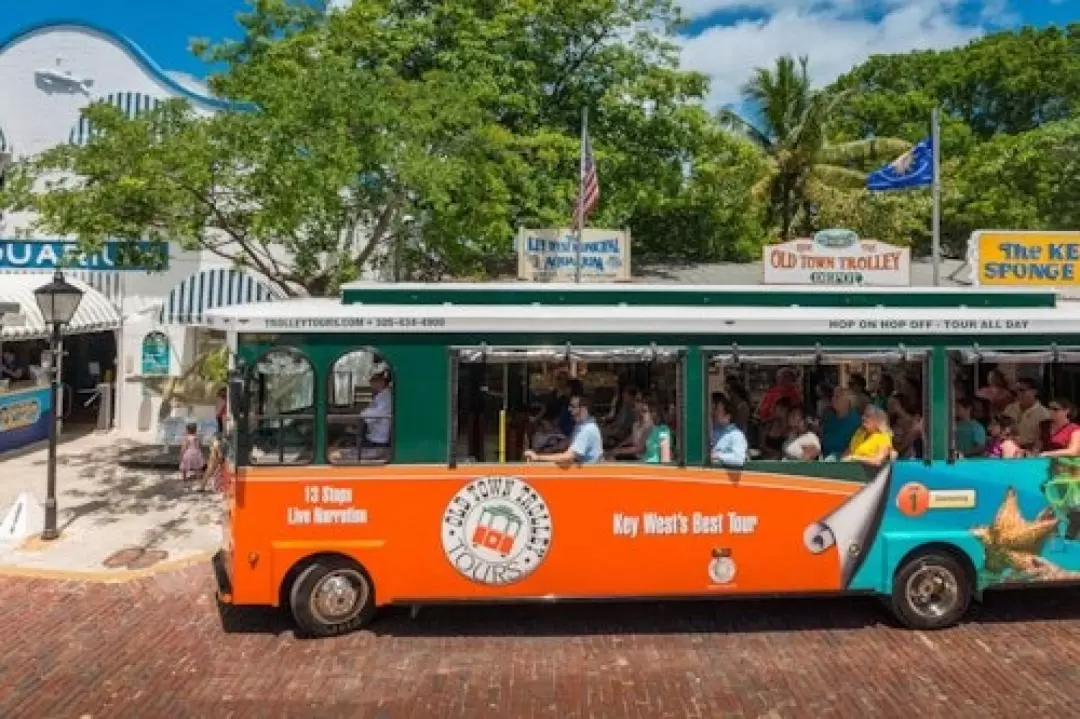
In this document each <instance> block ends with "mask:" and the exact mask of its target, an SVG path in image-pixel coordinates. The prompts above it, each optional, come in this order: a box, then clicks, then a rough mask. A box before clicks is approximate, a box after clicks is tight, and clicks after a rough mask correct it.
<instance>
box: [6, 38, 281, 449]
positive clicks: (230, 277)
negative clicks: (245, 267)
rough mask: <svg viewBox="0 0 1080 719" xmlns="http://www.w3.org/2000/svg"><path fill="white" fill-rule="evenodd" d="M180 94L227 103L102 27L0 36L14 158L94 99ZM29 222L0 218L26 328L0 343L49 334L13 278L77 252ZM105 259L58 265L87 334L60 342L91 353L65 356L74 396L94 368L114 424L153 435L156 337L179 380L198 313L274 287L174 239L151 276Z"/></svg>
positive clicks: (157, 390) (83, 127)
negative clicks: (70, 284)
mask: <svg viewBox="0 0 1080 719" xmlns="http://www.w3.org/2000/svg"><path fill="white" fill-rule="evenodd" d="M175 97H183V98H186V99H187V100H189V101H190V103H191V105H192V106H193V107H194V108H195V110H196V111H197V112H199V113H206V114H209V113H213V112H215V111H218V110H221V109H225V108H228V107H229V105H228V104H227V103H226V102H223V101H221V100H219V99H216V98H214V97H212V96H211V95H210V94H209V93H208V91H207V89H206V87H205V86H203V85H202V84H201V83H199V82H198V81H196V80H194V79H193V78H191V77H189V76H186V75H183V74H180V73H171V72H168V71H167V70H164V69H162V68H161V67H159V66H158V65H157V64H156V63H155V62H154V61H153V60H152V59H151V58H150V57H149V56H148V55H147V54H146V53H144V52H143V51H142V50H141V49H140V48H139V47H137V46H136V45H135V44H134V43H132V42H131V41H129V40H127V39H125V38H123V37H121V36H119V35H117V34H115V33H112V32H110V31H108V30H106V29H103V28H99V27H92V26H89V25H82V24H70V23H68V24H44V25H37V26H33V27H29V28H26V29H24V30H23V31H21V32H18V33H16V34H15V35H13V36H12V37H10V38H8V39H7V40H0V98H2V100H0V153H7V154H8V155H9V156H10V157H13V158H15V159H17V158H19V157H27V156H33V155H35V154H37V153H40V152H41V151H43V150H46V149H48V148H51V147H55V146H57V145H59V144H62V143H67V142H73V143H78V142H81V141H83V140H84V139H85V137H86V136H87V134H88V132H89V131H90V129H91V128H89V127H88V125H87V122H86V121H85V120H84V119H82V118H81V117H80V110H81V109H83V108H85V107H86V106H87V105H89V104H90V103H91V102H94V101H99V100H106V101H108V102H111V103H114V104H115V105H116V106H117V107H119V108H121V109H123V110H124V111H125V112H127V113H130V114H132V115H134V114H137V113H138V112H140V111H142V110H143V109H145V108H148V107H151V106H152V105H153V104H154V103H156V102H160V101H162V100H164V99H168V98H175ZM31 219H32V218H30V217H26V216H20V215H18V214H12V215H8V216H6V217H3V218H0V303H2V302H4V301H15V302H19V303H21V304H22V306H23V311H22V313H21V314H22V317H21V326H8V327H5V328H3V329H2V330H0V340H2V341H4V342H5V343H7V344H9V345H10V344H11V343H12V342H24V343H25V342H26V341H27V340H29V339H35V338H44V337H45V336H46V328H45V327H43V326H42V323H41V320H40V315H38V314H36V310H35V309H34V308H32V307H27V306H26V305H27V303H28V302H29V301H31V300H32V287H31V284H32V283H31V281H30V279H29V278H25V277H23V278H19V279H15V278H13V277H11V275H13V274H24V275H25V274H27V273H32V274H35V275H38V276H39V278H40V282H36V284H44V283H45V282H46V281H48V278H49V276H50V275H51V273H52V272H53V267H54V266H55V264H56V256H57V255H62V254H63V253H64V252H65V251H70V250H71V249H72V248H73V244H72V242H71V241H72V239H73V238H55V237H42V236H37V235H34V234H33V233H30V234H29V236H27V233H28V232H29V230H30V225H31ZM110 258H111V253H110V251H108V249H107V250H106V251H105V252H104V253H103V254H102V255H101V256H98V257H93V258H85V262H84V263H83V266H81V267H80V268H79V269H78V270H70V271H65V276H67V277H71V278H74V279H75V280H78V281H81V282H82V283H85V287H86V289H87V296H85V297H84V300H83V306H82V307H81V308H80V312H79V316H78V317H77V319H76V322H75V323H73V327H72V328H71V334H73V335H74V334H83V335H85V336H84V337H82V338H79V339H70V340H66V341H65V349H67V350H68V352H69V353H70V355H77V353H79V352H84V351H85V352H90V353H91V354H92V355H93V356H92V357H89V358H80V357H77V356H71V357H69V360H68V364H72V365H73V366H74V368H75V370H73V371H72V372H69V375H71V376H69V377H68V378H67V379H69V380H70V381H69V384H71V385H72V386H73V389H74V390H75V395H76V396H77V397H82V396H85V395H88V394H89V393H90V392H91V391H92V389H91V386H92V385H93V384H96V382H94V380H93V376H92V375H93V373H92V372H84V371H83V369H85V367H86V366H89V369H90V370H95V369H96V370H98V376H100V379H101V380H105V381H108V380H110V379H111V380H113V381H114V383H115V386H116V391H115V395H114V397H115V419H114V423H113V424H114V426H115V427H117V428H119V429H120V430H121V431H123V432H124V433H128V434H138V435H142V436H143V437H144V438H151V437H153V436H155V435H157V434H158V432H159V429H160V426H159V418H160V417H162V416H164V415H165V414H167V413H168V412H167V408H166V409H164V410H163V409H162V407H161V401H162V387H163V385H164V382H163V380H162V379H161V378H160V377H158V378H154V379H150V378H149V377H148V376H145V375H144V371H143V370H144V367H145V368H147V370H150V369H153V367H152V366H153V365H154V364H155V361H154V360H155V357H154V356H152V355H153V351H154V350H155V348H157V350H158V351H160V350H161V348H162V346H163V344H162V343H161V342H160V341H159V340H160V334H163V335H164V336H165V337H166V338H167V340H168V342H167V349H168V369H167V371H168V374H169V375H171V376H173V377H176V376H178V375H179V374H180V373H181V372H182V371H183V369H184V368H186V367H188V366H189V365H190V363H191V360H192V358H193V357H194V356H196V353H197V351H198V350H199V349H200V345H202V344H203V343H204V342H205V341H206V340H207V331H206V330H203V329H201V328H200V325H201V324H202V313H203V311H204V310H205V309H208V308H210V307H215V306H222V305H229V304H235V303H238V302H248V301H254V300H257V299H267V300H270V299H275V298H277V297H280V296H281V294H280V291H279V290H278V289H276V288H275V286H273V285H272V283H269V282H267V281H265V279H264V278H259V277H256V276H253V275H251V274H244V273H240V272H238V271H236V270H234V269H232V268H231V267H230V266H229V264H228V263H227V262H226V261H224V260H222V259H221V258H219V257H217V256H214V255H211V254H209V253H200V252H189V251H183V250H181V249H179V248H178V247H175V246H174V247H172V248H171V249H170V257H169V262H168V267H167V269H166V270H165V271H164V272H158V273H153V274H149V273H147V272H145V271H141V270H122V271H118V270H115V269H114V268H112V267H111V266H110ZM35 286H36V285H35ZM80 286H84V285H80ZM5 292H6V293H7V295H9V296H8V297H5ZM83 315H85V317H83ZM103 331H104V332H103ZM157 333H160V334H157ZM148 337H149V339H150V342H145V341H146V340H147V338H148ZM144 342H145V344H146V345H147V347H148V350H147V352H148V354H146V355H145V356H144ZM93 347H96V351H91V349H90V348H93ZM110 347H111V349H110ZM109 355H112V357H111V358H110V357H109ZM157 359H159V360H160V356H159V357H158V358H157ZM110 360H111V361H110ZM156 364H157V365H158V366H157V369H158V370H162V369H164V367H163V366H162V365H161V363H160V362H157V363H156ZM110 369H112V370H113V371H112V372H110V371H109V370H110ZM76 385H81V386H76ZM80 390H81V391H82V393H81V394H80ZM182 411H186V409H185V410H182ZM201 411H202V412H206V411H207V410H206V409H205V408H204V409H202V410H201Z"/></svg>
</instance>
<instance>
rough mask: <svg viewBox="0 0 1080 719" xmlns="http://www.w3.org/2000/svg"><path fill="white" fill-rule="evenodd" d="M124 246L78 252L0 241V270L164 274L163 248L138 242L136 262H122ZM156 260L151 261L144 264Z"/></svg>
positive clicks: (50, 244) (60, 245)
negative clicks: (134, 271) (161, 272)
mask: <svg viewBox="0 0 1080 719" xmlns="http://www.w3.org/2000/svg"><path fill="white" fill-rule="evenodd" d="M127 244H128V243H126V242H118V241H109V242H106V243H105V244H104V245H102V247H101V249H100V250H98V251H96V252H88V253H84V252H80V251H79V245H78V243H77V242H73V241H70V240H12V239H0V270H52V269H56V268H60V269H71V270H96V271H102V272H107V271H113V270H144V271H145V270H164V269H166V268H167V267H168V264H169V256H168V255H169V253H168V251H167V249H166V247H165V246H164V245H156V244H153V243H149V242H140V243H138V244H137V245H136V247H137V250H138V252H137V253H136V254H139V255H143V258H141V259H140V260H139V261H137V262H129V261H125V259H124V257H123V255H124V247H125V245H127ZM155 255H156V256H157V259H156V260H154V261H144V260H147V259H150V258H152V257H153V256H155Z"/></svg>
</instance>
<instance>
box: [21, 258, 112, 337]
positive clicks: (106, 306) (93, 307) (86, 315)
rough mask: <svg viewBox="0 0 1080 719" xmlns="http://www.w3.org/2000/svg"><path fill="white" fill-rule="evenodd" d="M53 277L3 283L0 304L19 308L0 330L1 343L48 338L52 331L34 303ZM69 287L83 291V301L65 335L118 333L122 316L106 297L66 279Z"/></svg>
mask: <svg viewBox="0 0 1080 719" xmlns="http://www.w3.org/2000/svg"><path fill="white" fill-rule="evenodd" d="M51 279H52V276H51V275H43V274H25V275H24V274H10V275H4V276H3V279H2V280H0V304H2V303H5V302H11V303H14V304H17V305H18V306H19V313H18V315H17V316H16V317H12V316H10V315H5V316H4V318H3V327H0V340H4V341H8V342H11V341H14V340H32V339H43V338H46V337H48V336H49V330H50V328H49V327H48V326H47V325H46V324H45V320H44V318H42V316H41V310H39V309H38V305H37V300H36V299H34V290H36V289H37V288H38V287H41V286H42V285H45V284H48V283H49V281H50V280H51ZM64 279H66V280H67V281H68V282H69V283H71V284H72V285H75V286H76V287H78V288H79V289H80V290H82V291H83V296H82V300H81V301H80V302H79V307H78V309H77V310H75V316H74V317H73V318H72V319H71V322H70V324H68V325H66V326H65V327H64V334H66V335H79V334H86V333H88V332H100V331H102V330H115V329H117V328H118V327H120V312H119V311H118V310H117V309H116V308H115V307H114V306H113V304H112V302H110V301H109V299H108V298H107V297H105V295H103V294H101V293H100V292H98V291H97V290H95V289H94V288H93V287H91V286H90V285H88V284H86V283H85V282H83V281H81V280H77V279H75V278H73V277H68V276H67V275H65V276H64Z"/></svg>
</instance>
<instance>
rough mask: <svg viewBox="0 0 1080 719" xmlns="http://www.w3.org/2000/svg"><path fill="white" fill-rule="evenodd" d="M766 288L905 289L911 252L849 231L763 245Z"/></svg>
mask: <svg viewBox="0 0 1080 719" xmlns="http://www.w3.org/2000/svg"><path fill="white" fill-rule="evenodd" d="M763 252H764V257H763V258H762V259H763V264H764V273H765V276H764V280H765V284H767V285H819V286H831V287H836V286H840V287H904V286H907V285H910V284H911V250H910V249H908V248H907V247H897V246H896V245H890V244H887V243H885V242H880V241H878V240H864V239H861V238H860V237H859V236H858V235H857V234H855V233H854V232H852V231H851V230H823V231H821V232H819V233H817V234H816V235H814V236H813V237H806V238H801V239H797V240H789V241H788V242H782V243H780V244H777V245H766V246H765V248H764V250H763Z"/></svg>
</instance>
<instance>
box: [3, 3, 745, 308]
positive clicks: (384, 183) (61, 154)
mask: <svg viewBox="0 0 1080 719" xmlns="http://www.w3.org/2000/svg"><path fill="white" fill-rule="evenodd" d="M678 20H679V16H678V13H677V10H676V8H675V6H674V5H673V3H672V2H671V0H574V1H573V2H566V1H563V0H513V1H510V2H504V3H496V4H492V3H489V2H486V1H482V0H462V1H461V2H455V3H440V2H434V1H432V0H358V1H357V2H354V3H353V4H352V5H351V6H350V7H349V8H347V9H345V10H339V11H334V12H330V13H325V12H322V11H320V10H319V9H317V8H313V7H312V6H311V4H310V3H308V2H301V1H300V0H257V1H256V2H254V4H253V7H252V9H251V11H250V12H249V13H248V14H246V15H244V16H243V17H242V18H241V23H242V25H243V27H244V28H245V36H244V37H243V38H242V39H240V40H238V41H230V42H223V43H219V44H209V43H200V44H199V45H198V47H197V48H196V49H197V51H198V52H199V53H200V54H201V56H202V57H203V58H205V59H206V60H207V61H209V62H212V63H217V64H218V65H219V66H221V67H223V68H224V70H223V71H222V72H221V73H220V74H218V75H215V76H213V77H212V78H211V81H210V82H211V86H212V88H213V89H214V90H215V92H216V93H217V94H218V95H219V96H221V97H225V98H229V99H232V100H235V101H237V102H238V103H245V104H246V105H247V106H248V108H249V109H246V110H243V111H234V112H223V113H220V114H218V115H216V116H214V117H211V118H205V117H200V116H198V115H196V114H195V113H194V112H193V111H192V110H191V108H190V107H188V106H187V105H186V103H184V102H180V101H176V102H170V103H166V104H165V105H163V106H162V107H160V108H157V109H155V110H152V111H150V112H148V113H146V114H145V115H142V116H140V117H138V118H136V119H134V120H130V119H127V118H125V117H123V116H121V114H120V113H119V112H117V111H116V110H114V109H112V108H109V107H106V106H103V105H95V106H92V107H91V108H90V109H88V110H87V111H86V113H85V114H86V116H87V117H88V118H89V119H90V121H91V122H92V124H93V126H94V127H95V129H96V132H95V133H94V135H93V136H92V138H91V139H90V141H89V142H88V143H87V144H86V145H85V146H79V147H73V146H65V147H60V148H56V149H54V150H51V151H48V152H46V153H44V154H43V155H42V156H40V157H38V158H35V159H33V160H32V161H30V162H27V163H23V164H22V165H21V166H20V167H18V168H16V169H15V171H14V172H13V173H12V174H13V177H12V179H11V181H10V182H9V183H8V189H7V190H6V191H5V193H4V194H3V196H2V198H0V203H2V204H4V205H6V206H8V207H15V208H20V209H29V210H33V211H35V212H36V213H37V215H38V226H39V227H40V228H42V229H44V230H47V231H49V232H55V233H63V234H70V235H74V236H77V237H78V238H80V241H82V242H83V243H84V244H85V245H87V246H90V247H93V246H96V245H98V244H100V243H101V242H102V241H104V240H105V239H106V238H119V239H123V240H128V241H130V244H131V245H132V246H133V247H134V246H135V243H136V242H137V241H143V240H151V241H153V242H158V243H160V242H165V241H167V240H173V241H179V242H181V243H183V244H185V245H187V246H189V247H202V248H207V249H209V250H210V251H212V252H215V253H217V254H219V255H220V256H222V257H223V258H227V259H229V260H230V261H233V262H235V263H237V264H239V265H242V266H251V267H254V268H256V269H258V270H259V271H261V272H263V273H264V274H266V275H267V276H268V277H269V278H270V279H272V280H273V281H275V282H277V283H279V284H280V285H281V286H282V287H284V288H285V289H286V290H287V291H290V292H302V291H306V292H311V293H314V294H322V293H325V292H329V291H332V290H333V288H334V287H335V286H336V285H338V284H339V283H340V282H342V281H345V280H348V279H351V278H354V277H356V276H357V275H358V274H359V273H360V272H361V271H363V270H364V269H366V268H369V267H371V266H373V265H374V264H376V263H378V262H385V261H387V260H388V259H390V258H394V257H402V258H405V260H407V263H408V264H409V266H410V269H411V274H412V275H414V276H416V275H422V276H425V277H439V276H443V275H446V274H454V275H478V276H483V275H488V274H493V273H498V272H500V271H502V270H504V269H505V268H506V267H507V266H510V264H511V263H510V260H511V259H512V258H511V239H512V237H513V235H514V233H515V231H516V228H517V227H519V226H532V227H537V226H539V227H551V226H565V225H566V224H567V222H568V221H569V218H570V215H571V211H572V207H573V197H574V194H575V192H576V190H577V166H578V147H579V133H580V112H581V108H582V107H585V106H587V107H590V108H591V112H592V116H591V118H590V130H591V134H592V137H593V141H594V146H595V149H596V153H597V156H598V162H599V165H600V172H601V185H602V188H603V189H602V200H601V207H600V209H599V212H598V214H597V215H596V216H595V217H594V218H593V222H594V224H598V225H602V226H616V227H623V226H629V227H630V229H631V231H632V233H633V237H634V240H635V245H638V244H640V246H641V247H642V248H643V249H645V254H646V255H647V254H649V252H650V251H651V250H650V248H661V247H665V246H666V247H668V248H671V251H672V252H674V253H676V254H677V253H683V254H694V253H695V252H711V253H713V254H721V255H722V254H723V253H724V252H725V250H724V247H725V244H724V242H725V239H724V238H727V237H732V238H735V239H734V241H735V242H736V243H739V242H742V243H745V242H749V241H750V240H749V239H748V238H749V235H750V234H751V231H750V230H749V229H748V228H747V226H746V225H747V221H746V219H745V213H741V214H740V211H741V210H742V209H745V208H746V207H748V206H749V205H748V204H747V203H749V202H750V200H749V195H748V191H747V190H746V188H747V185H748V183H747V181H746V178H747V177H748V173H747V171H746V167H747V163H745V162H744V163H743V164H742V165H736V166H735V167H734V168H733V169H732V170H731V171H730V176H731V178H732V179H733V180H736V181H737V182H740V183H742V184H741V185H737V186H731V185H727V184H725V183H724V182H722V181H719V180H718V179H717V178H716V177H715V175H716V174H717V173H718V172H720V171H719V170H718V169H717V168H718V167H720V166H721V161H722V160H724V159H729V157H730V155H731V153H733V152H734V153H735V154H739V150H738V148H737V147H734V146H733V145H731V143H726V144H725V143H722V142H720V141H719V140H717V138H716V137H715V133H714V132H712V130H714V129H715V128H714V125H715V122H714V121H713V120H712V119H711V118H709V117H707V116H706V115H705V114H704V113H703V112H702V111H701V110H700V109H699V108H697V107H696V104H697V103H699V102H700V100H701V99H702V98H703V97H704V94H705V92H706V90H707V81H706V78H705V77H703V76H702V75H700V74H697V73H690V72H685V71H682V70H680V69H679V67H678V63H677V52H676V49H675V47H674V45H673V44H672V43H671V41H670V38H669V37H665V36H663V34H660V35H658V34H657V33H655V32H652V31H650V32H645V31H642V32H638V33H637V34H633V31H634V29H635V28H638V27H642V26H648V27H649V28H651V29H653V30H654V29H655V28H657V27H667V28H669V29H670V27H672V26H673V25H674V24H675V23H676V22H678ZM687 163H689V164H690V165H692V166H693V167H695V168H698V169H699V170H700V172H695V173H691V177H690V179H689V180H683V179H682V168H683V166H684V165H686V164H687ZM710 168H711V169H710ZM706 169H708V171H706ZM676 176H678V177H679V178H680V180H682V181H680V182H675V178H676ZM57 177H59V178H61V179H55V178H57ZM64 177H67V178H69V179H62V178H64ZM46 178H53V179H52V180H51V181H50V182H47V183H46V182H43V180H44V179H46ZM739 187H742V195H740V190H739ZM710 193H711V194H710ZM710 202H712V203H714V204H716V205H717V206H718V209H716V210H713V211H712V215H711V219H710V221H709V222H707V223H704V224H701V225H700V227H701V228H704V229H705V230H707V231H708V232H709V234H708V235H707V236H706V237H699V236H696V235H689V234H687V235H673V234H672V233H671V232H670V231H668V229H667V228H670V227H672V226H674V225H676V224H677V223H678V217H679V216H680V213H681V212H683V211H684V207H685V205H686V203H690V204H691V205H693V206H694V207H697V208H698V211H699V212H700V213H702V214H703V215H708V214H709V212H707V211H706V209H705V208H707V207H708V205H709V203H710ZM725 213H726V214H725ZM703 259H707V258H703Z"/></svg>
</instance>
